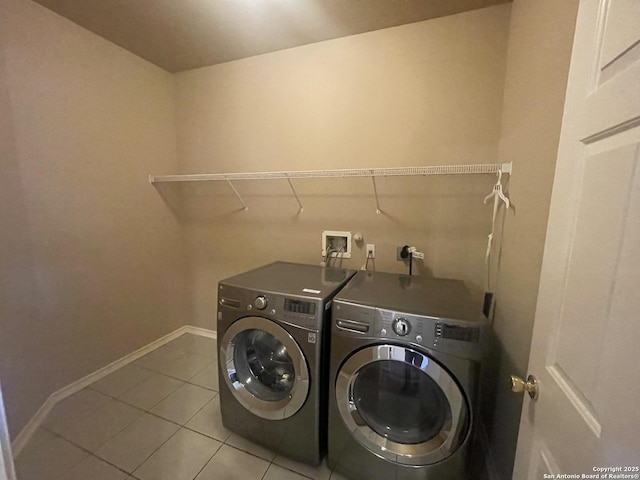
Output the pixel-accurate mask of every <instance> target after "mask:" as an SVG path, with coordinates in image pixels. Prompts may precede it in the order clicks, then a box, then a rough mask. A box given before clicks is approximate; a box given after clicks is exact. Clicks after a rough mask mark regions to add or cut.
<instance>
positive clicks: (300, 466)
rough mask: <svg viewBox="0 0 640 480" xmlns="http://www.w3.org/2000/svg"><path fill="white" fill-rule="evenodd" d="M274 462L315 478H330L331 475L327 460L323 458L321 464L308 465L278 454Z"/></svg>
mask: <svg viewBox="0 0 640 480" xmlns="http://www.w3.org/2000/svg"><path fill="white" fill-rule="evenodd" d="M273 463H275V464H276V465H279V466H281V467H284V468H286V469H289V470H293V471H294V472H297V473H299V474H301V475H304V476H305V477H309V478H313V479H314V480H329V477H330V476H331V470H330V469H329V467H328V466H327V463H326V460H323V461H322V463H321V464H320V466H318V467H314V466H312V465H307V464H306V463H301V462H296V461H295V460H292V459H290V458H287V457H285V456H283V455H277V456H276V457H275V458H274V459H273Z"/></svg>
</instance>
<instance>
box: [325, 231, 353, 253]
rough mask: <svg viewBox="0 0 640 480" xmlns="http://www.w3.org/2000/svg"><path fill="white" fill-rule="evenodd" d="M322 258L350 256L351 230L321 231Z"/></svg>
mask: <svg viewBox="0 0 640 480" xmlns="http://www.w3.org/2000/svg"><path fill="white" fill-rule="evenodd" d="M322 257H323V258H336V257H337V258H351V232H337V231H333V230H325V231H324V232H322Z"/></svg>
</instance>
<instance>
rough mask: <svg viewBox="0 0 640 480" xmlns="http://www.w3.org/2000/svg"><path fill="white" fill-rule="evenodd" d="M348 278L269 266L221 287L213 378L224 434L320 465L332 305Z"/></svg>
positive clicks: (340, 272) (309, 268) (344, 273)
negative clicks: (215, 377) (228, 432)
mask: <svg viewBox="0 0 640 480" xmlns="http://www.w3.org/2000/svg"><path fill="white" fill-rule="evenodd" d="M354 273H355V271H354V270H345V269H339V268H324V267H319V266H314V265H302V264H295V263H287V262H275V263H272V264H269V265H265V266H263V267H260V268H257V269H255V270H252V271H249V272H245V273H242V274H240V275H236V276H234V277H231V278H228V279H226V280H222V281H221V282H220V283H219V285H218V319H217V320H218V322H217V325H218V330H217V332H218V365H219V369H218V372H219V380H220V381H219V384H220V408H221V412H222V423H223V425H224V426H225V427H226V428H228V429H229V430H231V431H233V432H236V433H238V434H239V435H241V436H243V437H245V438H248V439H250V440H252V441H254V442H255V443H258V444H261V445H263V446H265V447H267V448H269V449H271V450H273V451H276V452H278V453H282V454H283V455H285V456H288V457H290V458H293V459H295V460H299V461H302V462H305V463H310V464H319V463H320V461H321V459H322V457H323V455H324V453H325V452H326V405H327V396H328V393H327V391H328V387H327V384H326V379H327V370H328V357H327V355H326V352H325V349H326V348H327V347H328V338H327V335H328V333H329V330H328V326H329V318H330V314H331V308H330V305H331V300H332V298H333V297H334V295H335V293H336V292H337V291H338V290H339V289H340V288H341V287H342V286H343V285H344V284H345V283H346V282H347V281H348V280H349V279H350V278H351V276H352V275H353V274H354ZM325 323H326V325H327V328H325Z"/></svg>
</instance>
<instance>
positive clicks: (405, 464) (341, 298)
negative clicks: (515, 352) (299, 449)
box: [327, 272, 488, 480]
mask: <svg viewBox="0 0 640 480" xmlns="http://www.w3.org/2000/svg"><path fill="white" fill-rule="evenodd" d="M477 303H478V305H477V306H476V304H475V303H474V302H473V301H472V300H471V298H470V294H469V292H468V290H467V289H466V287H465V285H464V283H463V282H461V281H457V280H444V279H433V278H422V277H410V276H406V275H394V274H389V273H370V272H358V274H356V276H355V277H353V278H352V279H351V281H350V282H349V283H348V284H347V286H345V287H344V288H343V289H342V290H341V291H340V292H339V293H338V294H337V295H336V297H335V299H334V301H333V307H332V308H333V318H332V326H331V347H330V350H331V354H330V357H331V361H330V391H329V392H330V393H329V426H328V428H329V444H328V457H327V459H328V464H329V466H330V467H331V468H332V469H335V470H336V471H337V472H339V473H341V474H343V475H345V476H346V477H348V478H350V479H353V480H359V479H362V480H365V479H366V480H378V479H380V480H382V479H385V480H386V479H390V478H392V479H398V480H414V479H421V480H427V479H428V480H432V479H433V480H435V479H437V480H446V479H451V480H461V479H464V478H467V477H466V475H467V462H468V461H469V458H468V457H469V454H470V443H471V432H472V427H473V423H474V416H475V411H474V401H475V392H476V387H477V382H478V375H479V367H480V364H481V360H482V356H483V344H484V341H485V339H486V336H487V335H488V330H487V329H488V324H487V322H486V320H485V319H484V317H483V316H482V315H481V313H480V311H481V302H477Z"/></svg>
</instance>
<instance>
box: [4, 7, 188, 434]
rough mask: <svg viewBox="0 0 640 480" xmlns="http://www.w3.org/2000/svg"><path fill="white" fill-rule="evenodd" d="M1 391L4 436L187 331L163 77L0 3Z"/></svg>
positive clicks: (52, 18)
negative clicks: (52, 398) (130, 357)
mask: <svg viewBox="0 0 640 480" xmlns="http://www.w3.org/2000/svg"><path fill="white" fill-rule="evenodd" d="M0 21H1V22H2V23H0V32H1V33H0V35H1V37H0V40H1V42H2V43H1V44H0V46H1V48H2V56H1V57H0V60H1V61H0V112H1V113H0V115H1V117H0V127H2V128H0V132H1V134H0V152H2V153H1V161H2V175H1V176H0V182H1V185H0V192H2V193H1V194H0V195H1V197H0V201H1V204H2V208H1V209H0V224H1V225H2V227H1V228H2V230H1V235H0V252H1V253H0V268H1V269H2V272H1V274H2V282H1V283H0V289H1V290H0V315H1V317H0V322H1V324H0V331H1V332H2V334H1V335H0V360H1V362H0V381H1V382H2V387H3V390H4V394H5V402H6V407H7V413H8V417H9V423H10V428H11V434H12V436H15V434H16V433H18V432H19V431H20V429H21V428H22V427H24V425H25V423H26V422H27V421H28V420H29V418H30V417H31V416H32V415H33V414H34V413H35V411H36V410H37V408H38V407H40V405H41V404H42V403H43V402H44V400H45V399H46V398H47V397H48V396H49V395H50V394H51V393H53V392H54V391H56V390H58V389H60V388H62V387H64V386H66V385H68V384H69V383H71V382H73V381H75V380H77V379H79V378H81V377H82V376H84V375H86V374H88V373H90V372H92V371H95V370H97V369H98V368H100V367H102V366H104V365H106V364H108V363H109V362H111V361H114V360H116V359H118V358H120V357H122V356H123V355H125V354H127V353H130V352H131V351H133V350H135V349H136V348H139V347H141V346H143V345H145V344H147V343H149V342H151V341H152V340H154V339H156V338H158V337H160V336H162V335H163V334H166V333H168V332H170V331H173V330H175V329H176V328H178V327H179V326H181V325H183V324H185V323H188V320H189V318H190V313H189V306H188V302H187V301H186V300H187V297H186V292H187V290H188V288H189V286H188V284H187V282H186V278H185V275H184V272H185V269H184V264H185V262H184V259H183V243H182V236H181V231H180V228H179V226H178V223H177V221H176V220H175V218H174V217H173V216H172V214H171V211H170V210H169V209H167V208H166V206H165V205H164V204H163V202H162V200H161V198H160V197H159V196H158V194H157V192H156V191H155V190H154V189H153V188H152V187H151V186H149V184H148V183H147V175H148V174H149V173H150V172H160V173H169V172H172V171H174V170H175V134H174V117H173V113H174V112H173V103H172V94H173V92H172V88H173V85H172V79H171V76H170V75H169V74H168V73H166V72H164V71H162V70H160V69H159V68H157V67H155V66H152V65H150V64H148V63H147V62H145V61H143V60H141V59H139V58H137V57H135V56H133V55H131V54H129V53H127V52H125V51H124V50H122V49H120V48H118V47H116V46H114V45H113V44H110V43H108V42H106V41H104V40H103V39H101V38H99V37H97V36H95V35H93V34H91V33H89V32H87V31H85V30H83V29H81V28H80V27H78V26H76V25H74V24H72V23H70V22H68V21H67V20H64V19H62V18H61V17H58V16H56V15H55V14H53V13H51V12H50V11H48V10H45V9H44V8H42V7H40V6H39V5H36V4H34V3H32V2H29V1H25V0H6V1H3V2H0Z"/></svg>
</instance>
